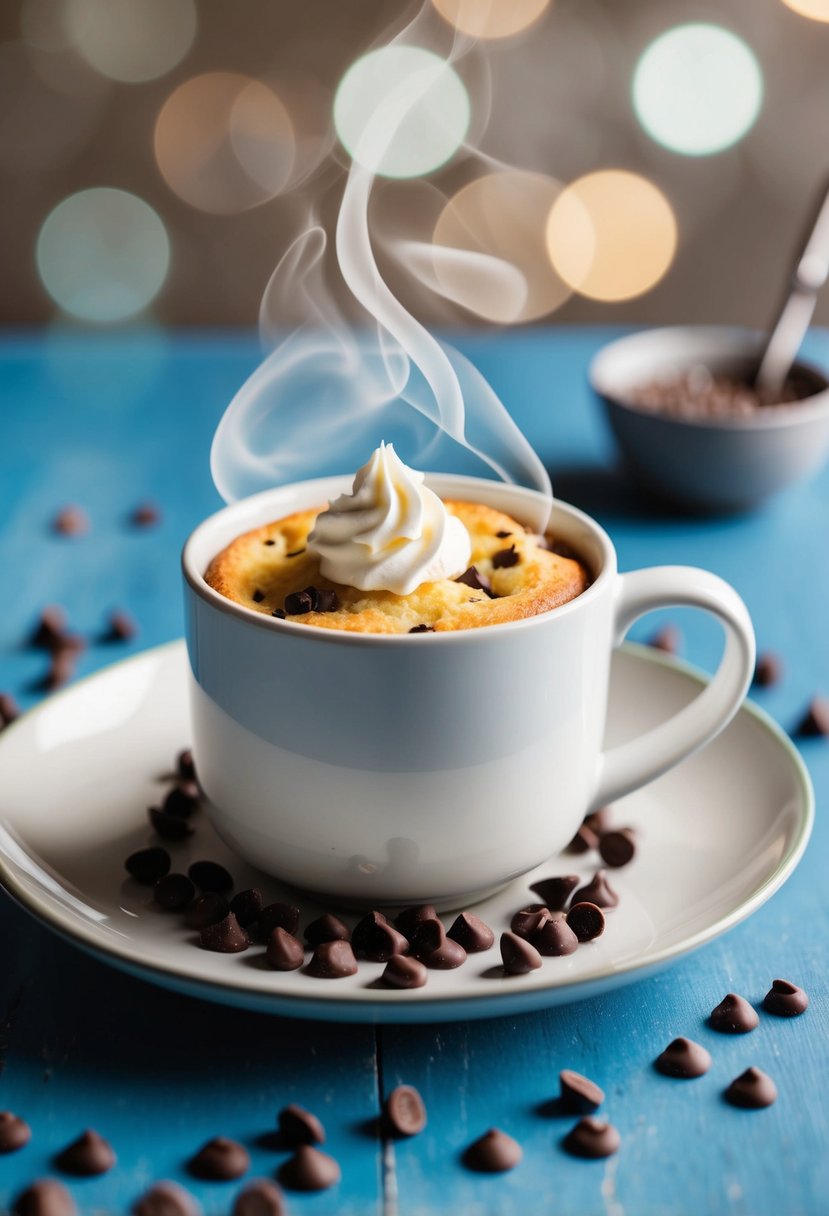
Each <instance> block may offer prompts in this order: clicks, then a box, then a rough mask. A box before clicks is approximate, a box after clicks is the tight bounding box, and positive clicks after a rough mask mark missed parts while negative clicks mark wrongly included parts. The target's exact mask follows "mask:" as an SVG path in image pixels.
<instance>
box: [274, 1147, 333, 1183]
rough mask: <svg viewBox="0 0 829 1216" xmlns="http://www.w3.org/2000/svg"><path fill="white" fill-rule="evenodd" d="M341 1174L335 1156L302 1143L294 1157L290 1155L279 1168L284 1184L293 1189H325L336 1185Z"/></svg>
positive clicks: (280, 1177)
mask: <svg viewBox="0 0 829 1216" xmlns="http://www.w3.org/2000/svg"><path fill="white" fill-rule="evenodd" d="M341 1176H342V1175H341V1173H340V1167H339V1166H338V1165H337V1163H336V1161H335V1160H334V1158H333V1157H329V1156H328V1154H327V1153H321V1152H320V1150H319V1149H318V1148H314V1147H313V1145H311V1144H300V1146H299V1148H298V1149H297V1150H296V1152H295V1153H294V1155H293V1157H289V1159H288V1160H287V1161H285V1162H284V1163H283V1164H282V1166H281V1167H280V1170H279V1179H280V1181H281V1182H282V1184H283V1186H287V1187H288V1188H289V1189H290V1190H292V1191H325V1190H327V1189H328V1187H330V1186H336V1184H337V1183H338V1182H339V1181H340V1178H341Z"/></svg>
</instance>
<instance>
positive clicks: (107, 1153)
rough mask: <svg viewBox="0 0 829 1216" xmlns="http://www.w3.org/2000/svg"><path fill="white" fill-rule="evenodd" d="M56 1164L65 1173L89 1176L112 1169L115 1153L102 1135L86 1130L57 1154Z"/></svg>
mask: <svg viewBox="0 0 829 1216" xmlns="http://www.w3.org/2000/svg"><path fill="white" fill-rule="evenodd" d="M56 1164H57V1167H58V1169H61V1170H63V1171H64V1173H66V1174H76V1175H77V1176H78V1177H79V1178H87V1177H89V1178H91V1177H94V1176H95V1175H97V1174H105V1173H106V1172H107V1171H108V1170H111V1169H112V1167H113V1166H114V1165H115V1153H114V1152H113V1151H112V1145H111V1144H110V1143H109V1141H107V1140H105V1139H104V1138H103V1136H99V1135H98V1133H97V1132H94V1131H91V1130H87V1131H85V1132H82V1133H81V1135H80V1136H78V1138H77V1140H73V1141H72V1143H71V1144H68V1145H67V1146H66V1148H65V1149H64V1150H63V1151H62V1152H61V1153H59V1154H58V1157H57V1159H56Z"/></svg>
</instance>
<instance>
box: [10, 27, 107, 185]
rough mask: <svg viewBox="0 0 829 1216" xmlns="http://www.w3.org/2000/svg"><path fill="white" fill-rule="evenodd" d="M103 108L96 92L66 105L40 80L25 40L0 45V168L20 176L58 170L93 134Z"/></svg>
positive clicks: (61, 97) (64, 99) (60, 95)
mask: <svg viewBox="0 0 829 1216" xmlns="http://www.w3.org/2000/svg"><path fill="white" fill-rule="evenodd" d="M43 54H44V55H46V54H48V55H50V57H51V55H52V53H51V52H43ZM97 79H100V77H98V78H97ZM100 110H101V98H100V97H99V96H97V95H95V96H91V97H83V96H80V97H74V98H73V99H72V103H71V104H67V100H66V97H65V96H64V95H63V94H62V93H60V92H57V91H56V90H55V89H53V88H51V87H49V85H47V84H45V83H44V82H43V80H41V79H40V78H39V76H38V74H37V69H36V65H34V64H33V63H32V61H31V58H30V55H29V52H28V49H27V48H26V47H24V46H23V44H22V43H19V42H4V43H2V44H0V168H2V169H5V170H7V171H8V172H10V173H13V174H15V175H17V176H18V177H19V176H20V175H21V174H25V173H39V172H42V171H44V170H47V169H49V170H51V169H57V168H59V167H60V166H61V165H63V164H65V163H66V161H68V160H71V158H72V157H73V156H75V155H77V153H78V151H79V150H80V149H81V148H82V147H83V146H84V144H86V143H87V142H88V140H89V139H90V138H91V136H92V133H93V131H94V130H95V123H96V121H97V119H98V117H99V114H100Z"/></svg>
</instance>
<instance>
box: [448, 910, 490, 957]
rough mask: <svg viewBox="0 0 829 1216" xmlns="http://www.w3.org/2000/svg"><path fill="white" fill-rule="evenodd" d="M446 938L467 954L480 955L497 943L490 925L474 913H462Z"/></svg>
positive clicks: (453, 923)
mask: <svg viewBox="0 0 829 1216" xmlns="http://www.w3.org/2000/svg"><path fill="white" fill-rule="evenodd" d="M446 936H447V937H451V938H452V940H453V941H455V942H457V943H458V945H459V946H463V948H464V950H465V951H466V953H467V954H480V952H481V951H482V950H488V949H489V948H490V946H491V945H492V944H493V943H494V941H495V934H494V933H493V932H492V930H491V929H490V927H489V925H487V924H485V923H484V922H483V921H482V920H481V918H480V917H479V916H475V914H474V913H472V912H461V914H460V916H457V917H456V918H455V920H454V921H453V922H452V927H451V928H450V929H449V930H448V931H447V934H446Z"/></svg>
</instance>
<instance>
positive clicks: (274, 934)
mask: <svg viewBox="0 0 829 1216" xmlns="http://www.w3.org/2000/svg"><path fill="white" fill-rule="evenodd" d="M265 957H266V958H267V960H268V963H269V964H270V965H271V967H273V969H274V971H296V970H297V968H298V967H301V966H302V964H303V963H304V962H305V947H304V946H303V944H302V942H301V941H300V940H299V938H298V937H294V935H293V934H292V933H288V931H287V930H286V929H282V928H280V926H279V925H277V927H276V928H275V929H272V930H271V934H270V937H269V938H268V948H267V950H266V952H265Z"/></svg>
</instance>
